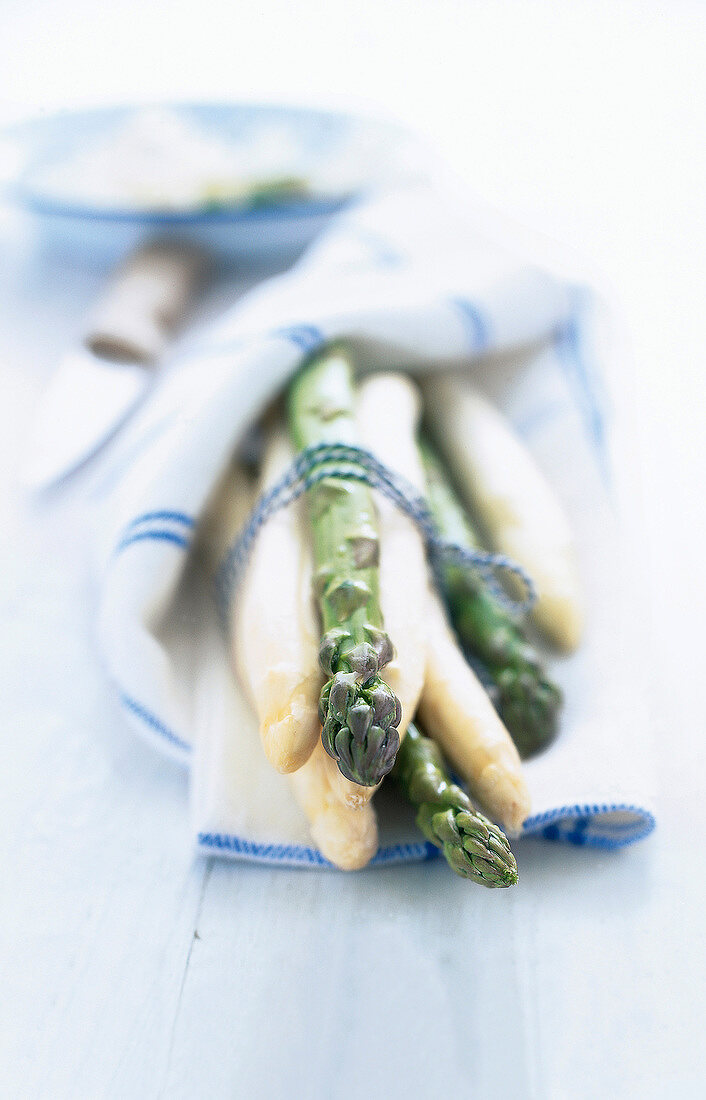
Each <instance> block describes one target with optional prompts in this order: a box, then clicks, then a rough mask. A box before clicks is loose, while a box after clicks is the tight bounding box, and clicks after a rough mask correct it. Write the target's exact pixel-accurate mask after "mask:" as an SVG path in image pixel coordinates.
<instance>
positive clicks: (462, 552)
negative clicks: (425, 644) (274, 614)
mask: <svg viewBox="0 0 706 1100" xmlns="http://www.w3.org/2000/svg"><path fill="white" fill-rule="evenodd" d="M328 478H336V479H340V480H344V481H359V482H362V483H364V484H365V485H368V486H369V487H370V488H371V489H376V490H377V491H378V492H380V493H382V494H383V496H385V497H387V499H388V500H391V501H392V503H393V504H394V505H395V506H396V507H397V508H399V510H400V511H401V512H404V514H405V515H406V516H408V517H409V519H411V521H412V522H413V523H414V525H415V527H416V528H417V530H418V531H419V533H420V535H421V536H422V539H423V541H424V545H425V548H426V552H427V557H428V560H429V564H430V566H431V570H432V573H433V576H434V582H435V584H436V586H437V588H438V589H439V590H440V591H443V572H442V571H443V567H444V565H446V564H448V563H452V564H453V565H457V566H460V567H461V568H464V569H467V570H468V571H469V572H474V573H476V574H478V575H479V576H480V577H481V579H482V580H483V582H484V584H485V585H486V587H487V588H488V590H489V591H490V592H491V593H492V595H493V596H494V597H495V599H496V600H497V601H498V602H499V603H501V604H502V605H503V607H504V608H505V609H506V610H507V611H509V612H510V613H511V614H515V615H519V614H524V613H525V612H527V611H529V609H530V608H531V607H532V606H533V604H534V602H535V599H536V593H535V588H534V584H533V583H532V579H531V577H530V576H529V574H528V573H527V572H526V571H525V570H524V569H523V568H522V566H520V565H518V564H517V562H514V561H513V560H512V559H511V558H508V557H507V556H506V555H505V554H495V553H491V552H490V551H486V550H475V549H473V550H471V549H469V548H468V547H465V546H459V545H458V544H457V543H455V542H449V541H448V540H447V539H444V538H443V537H442V535H441V534H440V533H439V529H438V527H437V525H436V523H435V522H434V519H433V517H432V514H431V512H430V511H429V507H428V505H427V502H426V500H425V499H424V497H423V496H421V495H420V494H419V493H418V492H417V490H416V489H415V488H414V486H413V485H411V484H410V482H408V481H407V480H406V479H405V478H403V477H400V475H399V474H397V473H395V472H394V470H390V469H389V468H388V467H387V466H385V465H384V464H383V463H382V462H380V460H379V459H377V458H376V457H375V455H374V454H372V453H371V452H370V451H366V450H365V449H364V448H362V447H355V446H350V445H349V444H346V443H315V444H314V445H313V446H311V447H306V448H305V449H304V450H303V451H300V453H299V454H298V455H297V457H296V458H295V459H294V461H293V462H292V464H291V465H290V466H289V467H288V469H287V470H286V471H285V473H284V474H283V475H282V477H281V478H280V479H279V480H278V481H277V482H276V483H275V484H274V485H273V486H272V487H271V488H270V489H267V490H266V491H265V492H264V493H262V495H261V496H260V498H259V499H258V501H257V503H256V505H255V507H254V508H253V511H252V512H251V514H250V517H249V519H248V520H247V522H246V523H245V525H244V527H243V529H242V531H241V532H240V534H239V535H238V536H237V537H236V539H235V541H234V542H233V543H232V545H231V546H230V548H229V550H228V553H227V554H226V556H225V558H224V560H223V562H222V563H221V565H220V567H219V569H218V571H217V573H216V578H215V587H216V597H217V603H218V607H219V610H220V613H221V617H222V619H223V621H224V623H225V622H227V619H228V612H229V609H230V605H231V602H232V598H233V593H234V592H235V590H236V588H237V586H238V583H239V582H240V580H241V578H242V575H243V571H244V569H245V566H246V565H247V562H248V558H249V556H250V551H251V550H252V547H253V543H254V542H255V539H256V538H257V536H258V534H259V532H260V530H261V528H262V527H263V526H264V524H265V523H267V521H268V519H270V517H271V516H273V515H274V513H275V512H278V511H279V510H280V509H281V508H286V507H287V506H288V505H289V504H292V503H293V502H294V501H295V500H298V499H299V497H300V496H302V495H303V494H304V493H306V492H308V491H309V490H310V489H312V488H313V487H314V486H315V485H318V484H319V482H321V481H324V480H327V479H328ZM501 570H502V571H505V572H506V573H511V574H513V575H514V576H515V577H517V578H518V579H519V580H520V581H521V583H522V585H523V587H524V590H525V596H524V598H522V599H519V600H515V599H512V597H510V596H508V595H507V593H506V592H505V590H504V589H503V588H502V586H501V585H500V583H499V581H498V579H497V576H496V574H497V572H499V571H501Z"/></svg>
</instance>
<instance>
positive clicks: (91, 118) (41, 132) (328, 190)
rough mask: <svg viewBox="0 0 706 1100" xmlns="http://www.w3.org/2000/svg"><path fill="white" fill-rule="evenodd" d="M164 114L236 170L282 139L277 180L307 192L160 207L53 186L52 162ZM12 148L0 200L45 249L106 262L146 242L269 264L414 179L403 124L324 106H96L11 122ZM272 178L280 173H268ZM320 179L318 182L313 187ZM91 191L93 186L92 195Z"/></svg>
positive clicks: (7, 143) (81, 156) (76, 157)
mask: <svg viewBox="0 0 706 1100" xmlns="http://www.w3.org/2000/svg"><path fill="white" fill-rule="evenodd" d="M149 111H153V112H156V111H161V112H163V113H168V115H169V116H170V117H171V118H175V119H178V120H179V124H180V125H181V124H183V125H184V126H185V127H188V128H189V131H190V132H193V133H197V134H198V135H199V137H200V138H202V139H203V140H204V141H207V142H208V141H216V142H218V143H220V146H221V147H222V148H223V149H224V150H227V148H228V147H230V148H231V149H232V151H233V154H234V155H235V154H237V156H238V157H240V158H241V160H242V161H243V163H247V158H248V150H249V149H250V148H252V149H253V150H254V149H255V147H256V146H257V145H258V142H259V143H260V145H261V144H262V143H261V138H262V135H263V133H265V134H267V133H270V134H272V133H276V134H278V135H282V136H283V138H284V139H285V140H284V145H285V147H286V150H287V153H286V157H285V159H286V161H287V163H282V165H281V172H282V174H283V175H297V176H299V177H301V178H304V179H305V180H306V181H307V182H308V183H309V185H310V190H309V192H308V193H306V194H302V195H293V196H290V197H281V198H279V199H274V200H268V199H267V198H265V199H262V198H261V199H260V200H259V201H258V202H257V204H256V205H248V204H247V202H243V201H239V200H233V201H225V202H219V203H217V204H213V203H212V202H209V201H208V200H197V201H194V202H193V203H189V202H187V203H182V204H180V205H178V206H176V207H175V206H174V205H171V206H167V205H166V204H165V203H161V202H159V203H154V202H149V201H148V202H142V201H139V200H138V201H136V200H135V198H134V197H130V198H129V199H128V200H126V201H125V202H124V203H119V202H116V201H115V198H114V196H111V198H110V201H107V200H106V196H105V194H103V195H101V194H100V193H98V192H96V193H95V194H92V193H91V191H90V184H89V185H88V192H87V188H86V183H85V179H84V181H83V182H81V180H80V179H77V186H76V188H75V193H72V188H71V183H70V180H69V184H68V186H67V185H66V182H65V184H64V186H63V189H62V188H59V189H58V190H57V187H56V184H55V182H54V184H53V185H52V184H51V182H49V183H48V182H47V181H51V179H52V173H53V174H54V177H56V173H57V170H58V171H59V172H60V171H61V166H62V165H65V166H67V167H68V170H69V175H70V171H71V168H72V167H73V165H74V164H75V165H76V166H77V173H78V174H80V173H79V170H78V166H79V165H81V166H83V165H84V164H85V163H86V157H87V156H90V155H91V151H92V150H102V151H103V152H104V151H105V149H106V148H107V147H108V145H109V142H110V140H111V137H112V136H115V137H116V141H119V139H120V135H121V134H124V133H125V131H126V127H129V126H130V125H131V124H132V123H133V122H134V121H135V120H139V118H140V115H141V114H143V115H144V114H145V112H149ZM2 144H3V146H4V148H5V151H7V150H11V151H12V154H13V155H12V158H6V161H9V160H12V162H13V171H12V172H11V174H10V178H9V179H8V180H7V181H6V184H5V188H4V190H5V195H6V197H7V198H9V199H10V200H11V201H13V202H14V203H16V204H17V205H18V206H19V207H20V208H21V209H22V210H23V211H25V213H26V214H27V215H28V216H29V217H30V218H31V219H32V221H33V222H34V224H35V228H36V231H37V234H38V237H39V239H40V242H41V244H42V245H43V247H45V248H47V249H50V250H51V251H56V250H59V251H61V252H69V253H72V254H73V255H74V256H76V257H81V258H82V259H83V260H88V261H91V260H93V261H98V262H104V261H106V260H109V259H112V258H113V257H118V256H120V255H122V254H123V253H124V252H125V251H127V250H128V249H129V248H131V247H134V246H135V245H136V244H137V243H138V242H139V241H141V240H143V239H144V238H145V237H146V236H156V235H159V236H168V237H169V236H172V237H178V238H180V239H187V240H194V241H196V242H198V243H200V244H202V245H204V246H206V247H208V248H209V249H211V251H212V252H213V253H214V254H215V255H217V256H219V257H220V258H221V259H222V260H226V261H234V260H235V261H248V262H251V263H252V262H259V261H264V262H268V261H271V260H274V259H277V260H280V259H282V258H283V257H286V256H288V255H295V254H296V253H297V252H299V251H301V249H302V248H304V247H305V246H306V245H307V244H308V243H309V242H310V241H311V240H312V238H313V237H314V236H315V235H316V234H317V233H318V232H320V230H321V229H322V228H324V226H325V225H326V223H327V222H328V221H329V220H330V218H331V217H332V216H333V215H334V214H335V213H337V212H338V211H339V210H341V209H343V208H344V207H345V206H346V205H348V204H349V203H351V202H352V201H353V200H355V199H356V198H359V197H361V196H362V195H364V194H366V193H369V192H370V191H372V190H375V189H377V188H380V187H384V186H389V185H390V184H393V183H396V182H399V181H400V180H401V179H402V178H408V177H410V176H414V175H417V174H418V173H419V171H420V170H421V165H419V164H418V163H415V157H416V156H417V157H418V151H417V152H415V150H416V146H415V143H414V142H413V141H412V139H411V138H410V136H409V135H408V134H407V132H406V131H404V130H403V129H402V128H401V127H397V126H394V125H392V124H388V123H386V122H378V121H374V120H369V119H364V118H358V117H355V116H352V115H345V114H339V113H335V112H328V111H318V110H308V109H303V108H290V107H278V106H265V105H262V106H261V105H253V104H236V103H233V104H219V103H201V104H166V105H160V106H158V107H149V106H147V107H139V106H131V107H122V106H121V107H106V108H96V109H93V110H86V111H65V112H61V113H59V114H55V115H51V116H47V117H44V118H35V119H32V120H29V121H25V122H22V123H19V124H16V125H14V126H13V127H11V128H9V129H7V130H5V131H4V132H3V134H2ZM278 171H279V168H278ZM322 183H323V186H322V185H321V184H322ZM99 190H100V189H99Z"/></svg>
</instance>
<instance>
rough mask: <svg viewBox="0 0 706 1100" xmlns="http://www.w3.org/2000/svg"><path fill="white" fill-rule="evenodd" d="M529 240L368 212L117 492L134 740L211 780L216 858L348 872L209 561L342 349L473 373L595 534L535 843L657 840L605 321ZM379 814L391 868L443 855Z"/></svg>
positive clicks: (282, 293)
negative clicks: (309, 384)
mask: <svg viewBox="0 0 706 1100" xmlns="http://www.w3.org/2000/svg"><path fill="white" fill-rule="evenodd" d="M507 240H508V233H507V231H504V232H498V231H497V230H496V227H495V225H494V224H492V223H489V222H488V221H487V220H484V218H483V217H482V216H481V215H480V214H479V213H478V211H475V210H474V209H473V208H472V207H469V206H467V205H466V204H464V203H463V202H459V201H458V200H457V199H456V197H455V196H453V195H452V194H451V193H449V194H448V195H445V196H444V197H441V196H440V194H439V192H438V191H437V190H432V189H431V188H429V187H427V186H424V185H418V186H416V187H410V188H407V189H404V190H400V191H397V192H393V193H388V194H384V195H378V196H376V197H373V198H369V199H368V200H367V201H361V202H359V203H358V204H356V205H354V206H352V207H350V208H349V209H348V210H346V211H345V212H344V213H343V214H341V215H340V216H339V217H338V218H337V219H336V220H335V221H334V222H333V223H332V226H331V228H330V229H329V230H328V232H327V233H326V234H325V235H324V236H323V237H322V238H320V239H319V240H317V241H316V242H315V243H314V244H313V245H312V246H311V247H310V249H309V250H308V252H307V253H306V254H305V255H304V257H303V258H302V259H301V260H300V261H299V262H298V263H297V264H296V265H295V266H294V267H293V268H292V269H291V270H290V271H289V272H287V273H285V274H283V275H278V276H276V277H274V278H272V279H269V280H267V281H266V282H264V283H262V284H260V285H259V286H257V287H255V288H254V289H253V290H251V291H250V292H249V293H248V294H247V295H246V297H245V298H243V299H242V300H241V301H239V302H237V303H236V304H235V305H234V306H233V307H232V308H231V309H230V310H229V311H228V312H227V313H226V314H225V315H223V316H221V317H220V318H219V319H218V321H217V322H215V323H212V324H211V325H209V326H208V327H207V328H205V329H203V330H202V331H201V332H199V333H197V334H195V336H194V337H193V338H192V341H191V345H190V346H189V347H187V348H186V349H184V350H182V353H181V355H180V358H179V359H178V360H176V361H173V362H172V363H171V364H170V367H169V370H168V371H166V372H165V374H164V377H163V379H162V381H161V384H160V385H159V386H158V387H157V388H156V390H155V392H154V394H153V396H152V399H151V400H150V402H149V403H148V404H147V405H146V407H145V408H144V409H143V410H142V413H141V414H140V416H138V417H137V418H136V420H135V422H134V424H133V425H132V426H131V429H130V431H129V432H128V433H126V436H125V438H124V439H123V441H122V444H121V446H120V447H119V448H118V449H117V451H116V453H115V454H114V455H113V456H112V461H111V463H110V466H109V468H108V469H107V470H105V471H104V472H103V477H102V480H101V483H100V488H99V492H100V494H101V495H102V497H103V500H102V505H103V506H102V509H101V516H102V519H101V523H100V529H99V538H98V561H99V568H100V592H101V595H100V609H99V641H100V647H101V652H102V656H103V658H104V662H105V666H106V669H107V672H108V675H109V677H110V680H111V681H112V683H113V684H114V686H115V689H116V690H117V692H118V694H119V698H120V700H121V703H122V706H123V708H124V712H125V716H126V718H127V719H128V721H129V722H130V724H131V725H132V726H133V727H134V728H135V729H136V730H137V731H138V732H139V733H140V734H141V735H142V736H144V737H146V738H147V739H148V740H149V741H150V742H151V743H152V744H153V745H154V746H155V748H158V749H159V750H160V751H162V752H164V753H165V754H167V755H169V756H171V757H173V758H174V759H175V760H178V761H180V762H182V763H184V764H185V765H187V766H189V767H191V769H192V799H191V802H192V811H191V812H192V818H193V828H194V836H195V842H196V845H197V847H198V849H199V850H200V851H202V852H206V853H210V854H214V853H215V854H218V855H223V856H231V857H237V858H245V859H254V860H260V861H268V862H280V863H284V864H297V865H308V866H317V865H325V864H326V861H325V860H324V859H323V857H322V856H321V854H320V853H319V852H318V851H317V850H316V849H315V848H314V847H313V846H312V843H311V840H310V838H309V835H308V828H307V823H306V821H305V819H304V817H303V814H302V813H301V811H300V810H299V808H298V807H297V805H296V803H295V802H294V799H293V796H292V794H291V792H290V788H289V783H288V780H287V778H286V777H285V776H281V775H278V774H275V773H274V772H273V771H272V770H271V769H270V768H269V766H268V765H267V763H266V761H265V758H264V755H263V753H262V749H261V746H260V741H259V736H258V733H257V728H256V724H255V721H254V719H253V718H252V716H251V715H250V713H249V710H248V707H247V705H246V704H245V702H244V701H243V698H242V696H241V694H240V691H239V689H238V686H237V684H236V682H235V680H234V677H233V674H232V671H231V669H230V667H229V663H228V659H227V653H226V647H225V643H224V640H223V638H222V637H221V635H220V633H219V628H218V617H217V611H216V606H215V601H214V599H213V595H212V585H211V583H210V579H209V578H208V577H207V576H206V575H205V571H204V569H203V568H202V566H200V564H199V558H198V555H196V554H194V553H193V550H194V547H195V545H196V544H197V542H198V538H199V531H200V522H201V521H202V520H203V517H204V516H205V515H206V514H207V513H208V509H209V504H210V502H211V501H212V500H213V498H214V494H215V493H216V491H217V488H218V487H219V486H220V485H222V481H223V478H224V476H227V470H228V467H229V464H230V463H231V461H232V459H233V456H234V454H235V453H236V451H237V449H238V447H239V446H240V445H241V443H242V442H243V440H244V439H245V437H246V435H247V433H248V430H249V429H250V427H251V426H252V425H253V423H254V422H255V420H256V419H257V417H258V414H259V413H260V412H261V411H262V410H263V408H264V407H265V405H266V404H267V402H268V401H269V400H270V399H272V398H273V397H274V396H275V395H276V394H277V393H278V392H279V391H280V390H281V389H282V387H283V386H284V384H285V383H286V381H287V379H288V378H290V377H291V375H292V374H293V373H294V372H295V371H296V370H297V368H298V367H299V365H300V364H301V363H302V362H303V361H304V360H305V358H306V357H307V356H308V355H310V354H311V353H312V352H313V351H315V350H316V349H317V348H318V347H320V346H322V345H323V344H325V343H327V342H329V341H331V340H334V339H336V340H338V339H345V340H346V341H348V342H350V344H351V346H352V347H353V348H354V349H355V354H356V356H357V358H358V360H359V361H360V362H361V364H363V365H364V366H365V367H366V369H368V368H372V369H374V368H375V367H376V366H380V367H384V368H386V369H389V368H395V369H405V370H407V371H410V372H411V373H413V374H418V375H428V374H429V372H431V371H438V370H445V369H455V370H457V371H467V372H468V374H469V377H472V378H473V381H474V384H475V385H476V386H478V387H479V388H480V389H482V390H483V391H484V392H485V393H486V394H487V395H488V396H489V397H490V399H491V400H493V401H494V402H495V403H496V404H497V405H498V406H499V407H500V408H502V409H503V410H504V412H505V413H506V414H507V415H508V417H509V418H510V419H511V421H512V422H513V424H514V425H515V427H516V429H517V430H518V432H519V433H520V434H521V435H522V436H523V437H524V439H525V441H526V443H527V445H528V447H529V448H530V450H531V451H532V452H533V453H534V455H535V457H536V458H537V461H538V462H539V464H540V466H541V467H542V468H543V469H544V471H545V473H546V475H547V477H548V479H549V481H550V482H551V483H552V484H553V486H554V488H555V489H556V492H557V494H558V495H559V497H560V498H561V500H562V502H563V504H564V506H565V508H566V510H567V512H568V514H569V517H570V519H571V521H572V523H573V525H574V528H575V530H576V534H577V540H578V546H579V552H580V564H581V569H582V573H583V578H584V582H585V588H586V603H587V607H588V624H587V630H586V637H585V640H584V643H583V645H582V647H581V649H580V650H579V652H578V653H577V654H576V655H574V656H573V657H571V658H569V659H564V660H560V661H556V662H554V664H553V673H554V675H555V676H556V679H557V680H558V682H559V683H560V684H561V686H562V688H563V690H564V693H565V698H566V704H565V708H564V713H563V720H562V729H561V733H560V736H559V737H558V739H557V741H556V742H555V743H554V744H553V745H552V746H551V748H549V749H548V750H547V751H545V752H544V753H543V754H541V755H540V756H538V757H537V758H536V759H533V760H531V761H529V762H528V763H527V765H526V768H527V779H528V784H529V788H530V794H531V796H532V807H533V809H532V815H531V816H530V818H529V819H528V820H527V821H526V823H525V826H524V832H525V833H527V834H531V833H541V834H542V835H543V836H545V837H546V838H548V839H554V840H564V841H568V842H570V843H574V844H580V845H587V846H594V847H595V846H597V847H605V848H614V847H619V846H621V845H623V844H626V843H630V842H632V841H635V840H637V839H639V838H641V837H643V836H645V835H647V834H648V833H649V832H650V831H651V829H652V827H653V824H654V817H653V799H652V793H651V791H652V780H651V767H650V752H649V716H648V715H647V713H646V708H645V704H644V692H643V691H642V690H641V687H640V682H639V676H640V670H639V661H638V659H637V654H638V652H639V648H638V647H636V646H634V645H633V644H632V638H631V630H632V626H631V624H632V616H631V614H630V607H629V601H626V599H625V595H624V591H623V589H624V585H623V583H622V580H621V554H620V552H619V533H618V524H617V522H616V515H615V502H614V501H613V500H612V494H611V487H610V447H609V437H610V431H611V427H610V418H609V416H608V413H607V410H606V408H605V402H604V399H603V395H602V386H601V380H600V374H599V372H598V369H597V364H596V356H595V350H594V348H593V345H594V343H601V344H603V345H605V339H604V328H603V327H602V310H601V307H600V304H599V303H598V301H597V299H596V298H595V296H594V295H592V294H591V293H590V292H589V291H588V290H586V289H584V288H578V287H577V286H575V285H573V284H569V283H567V282H566V281H564V280H563V279H562V278H561V277H558V276H557V275H555V274H552V273H551V272H550V271H548V270H544V269H543V268H542V267H540V266H538V265H537V264H535V263H533V262H532V258H531V257H527V256H525V255H523V254H521V253H520V252H517V251H515V250H514V249H513V248H512V247H510V248H508V246H507ZM608 353H609V352H608ZM604 354H606V352H605V351H604ZM211 522H212V520H211ZM235 598H237V592H236V595H235ZM376 800H379V801H380V805H381V812H380V815H379V817H380V837H381V847H380V850H379V852H378V854H377V856H376V857H375V860H374V861H373V862H374V863H375V864H382V863H387V862H391V861H399V860H405V859H422V858H428V857H429V856H430V855H432V854H434V853H435V851H436V849H434V848H433V846H431V845H430V844H428V843H426V842H425V841H424V840H423V839H422V838H421V837H420V835H419V834H418V833H417V832H416V829H415V827H414V824H413V819H412V814H411V813H410V812H409V811H408V810H406V809H405V808H404V807H403V806H402V805H401V804H399V803H398V802H397V800H396V799H395V797H394V796H393V795H391V794H389V793H388V794H386V792H385V790H384V789H383V791H382V792H380V794H379V795H378V796H376Z"/></svg>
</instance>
